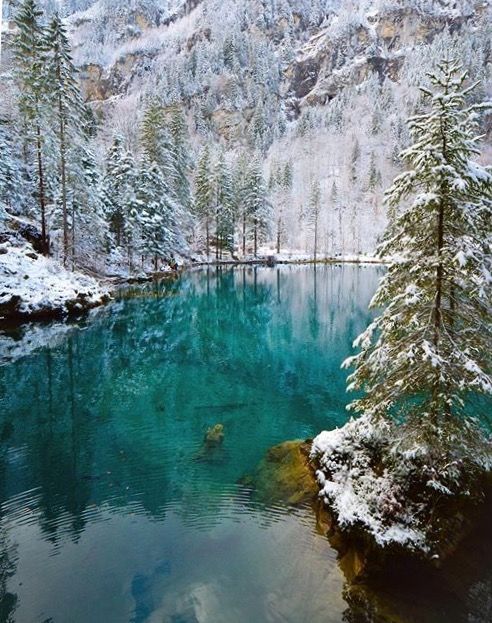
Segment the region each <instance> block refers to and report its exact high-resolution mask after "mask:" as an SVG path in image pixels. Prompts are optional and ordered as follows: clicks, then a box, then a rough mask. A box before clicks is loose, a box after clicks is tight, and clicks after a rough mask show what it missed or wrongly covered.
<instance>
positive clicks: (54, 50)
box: [45, 13, 84, 264]
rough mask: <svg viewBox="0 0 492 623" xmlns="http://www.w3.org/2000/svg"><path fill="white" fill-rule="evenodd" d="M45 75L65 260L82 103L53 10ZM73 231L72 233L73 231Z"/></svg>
mask: <svg viewBox="0 0 492 623" xmlns="http://www.w3.org/2000/svg"><path fill="white" fill-rule="evenodd" d="M45 46H46V66H45V71H46V76H47V85H48V88H49V90H50V93H51V97H52V104H53V106H54V114H55V118H56V126H57V128H58V147H59V172H60V186H61V206H62V222H63V261H64V264H66V263H67V260H68V256H69V251H70V242H69V225H68V217H69V215H68V192H69V189H68V183H67V182H68V179H67V159H68V153H69V149H70V145H72V144H73V143H74V142H75V141H76V140H77V139H78V138H79V136H80V133H81V130H82V127H81V125H82V120H83V118H84V114H83V111H84V107H83V104H82V98H81V95H80V91H79V87H78V83H77V80H76V77H75V76H76V69H75V66H74V64H73V62H72V57H71V50H70V44H69V42H68V38H67V33H66V30H65V26H64V25H63V22H62V20H61V18H60V16H59V15H58V13H55V15H54V17H53V19H52V21H51V23H50V26H49V28H48V31H47V33H46V39H45ZM72 235H73V234H72Z"/></svg>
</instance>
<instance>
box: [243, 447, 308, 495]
mask: <svg viewBox="0 0 492 623" xmlns="http://www.w3.org/2000/svg"><path fill="white" fill-rule="evenodd" d="M310 447H311V446H310V443H309V442H308V441H302V440H297V441H285V442H284V443H281V444H279V445H277V446H274V447H273V448H270V450H268V452H267V453H266V455H265V458H264V459H263V460H262V461H261V462H260V464H259V465H258V467H257V469H256V471H255V473H254V474H253V475H252V476H251V477H249V478H247V479H246V480H244V481H245V482H249V483H251V484H252V485H253V488H254V497H255V498H256V499H258V500H260V501H262V502H265V503H271V502H275V501H282V502H286V503H287V504H301V503H302V502H312V501H314V500H315V499H316V498H317V495H318V490H319V488H318V484H317V482H316V476H315V473H314V469H313V466H312V465H311V462H310V460H309V451H310Z"/></svg>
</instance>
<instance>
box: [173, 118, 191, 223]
mask: <svg viewBox="0 0 492 623" xmlns="http://www.w3.org/2000/svg"><path fill="white" fill-rule="evenodd" d="M168 130H169V136H170V139H171V162H172V170H171V179H170V185H171V189H172V190H173V192H174V194H175V197H176V200H177V201H178V202H179V204H180V205H181V206H182V208H183V210H185V211H190V209H191V204H192V197H191V189H190V182H189V178H190V173H191V168H192V167H191V159H190V146H189V143H188V128H187V126H186V119H185V116H184V114H183V111H182V109H181V108H180V107H178V106H175V107H173V109H172V110H171V114H170V120H169V123H168Z"/></svg>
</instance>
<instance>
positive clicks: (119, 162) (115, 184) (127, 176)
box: [102, 135, 137, 246]
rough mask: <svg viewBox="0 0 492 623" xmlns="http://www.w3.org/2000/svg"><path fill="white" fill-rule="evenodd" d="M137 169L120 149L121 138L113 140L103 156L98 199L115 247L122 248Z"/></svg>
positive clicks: (122, 147)
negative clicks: (103, 173)
mask: <svg viewBox="0 0 492 623" xmlns="http://www.w3.org/2000/svg"><path fill="white" fill-rule="evenodd" d="M136 182H137V168H136V164H135V160H134V158H133V155H132V154H131V153H130V152H129V151H127V150H126V149H125V148H124V145H123V139H122V137H121V136H118V135H117V136H115V138H114V140H113V144H112V145H111V147H110V148H109V150H108V153H107V155H106V172H105V175H104V178H103V182H102V195H103V204H104V211H105V215H106V219H107V221H108V223H109V225H110V229H111V231H112V232H113V234H114V235H115V242H116V245H117V246H120V245H123V244H124V243H126V241H125V232H128V226H127V220H128V216H129V212H130V207H131V205H132V204H133V197H134V188H135V186H136Z"/></svg>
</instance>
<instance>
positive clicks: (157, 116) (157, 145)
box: [140, 101, 170, 172]
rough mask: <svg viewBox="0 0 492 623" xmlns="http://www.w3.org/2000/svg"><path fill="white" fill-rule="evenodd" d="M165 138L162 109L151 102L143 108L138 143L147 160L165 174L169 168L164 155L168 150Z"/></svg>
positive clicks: (154, 102) (157, 103) (156, 103)
mask: <svg viewBox="0 0 492 623" xmlns="http://www.w3.org/2000/svg"><path fill="white" fill-rule="evenodd" d="M165 138H166V137H165V118H164V111H163V107H162V105H161V104H160V103H159V102H157V101H153V102H151V103H150V104H149V105H148V106H147V107H146V108H145V112H144V116H143V120H142V125H141V131H140V141H141V145H142V149H143V152H144V154H145V157H146V158H147V160H148V161H149V162H155V163H157V164H158V165H159V166H160V167H161V168H162V170H163V171H166V172H167V171H168V170H169V167H170V165H169V162H168V160H167V153H166V152H167V151H168V150H169V144H168V143H167V142H166V140H165Z"/></svg>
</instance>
